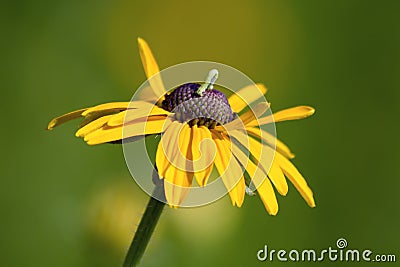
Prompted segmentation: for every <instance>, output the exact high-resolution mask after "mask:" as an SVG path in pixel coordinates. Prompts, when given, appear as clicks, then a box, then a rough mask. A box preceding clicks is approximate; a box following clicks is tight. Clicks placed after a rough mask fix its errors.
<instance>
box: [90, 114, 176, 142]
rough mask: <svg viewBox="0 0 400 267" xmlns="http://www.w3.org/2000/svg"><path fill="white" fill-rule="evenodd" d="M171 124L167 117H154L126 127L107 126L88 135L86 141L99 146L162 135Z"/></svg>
mask: <svg viewBox="0 0 400 267" xmlns="http://www.w3.org/2000/svg"><path fill="white" fill-rule="evenodd" d="M170 122H171V120H170V119H169V118H168V117H166V116H152V117H149V118H148V119H147V120H140V121H137V122H135V123H132V124H129V125H124V126H117V127H110V126H107V125H105V126H103V127H102V128H100V129H98V130H96V131H94V132H91V133H89V134H88V135H86V136H85V139H84V140H85V141H86V142H87V144H88V145H98V144H102V143H107V142H112V141H117V140H121V139H122V138H129V137H134V136H142V135H146V134H156V133H161V132H163V131H164V130H165V128H166V127H167V126H168V124H169V123H170Z"/></svg>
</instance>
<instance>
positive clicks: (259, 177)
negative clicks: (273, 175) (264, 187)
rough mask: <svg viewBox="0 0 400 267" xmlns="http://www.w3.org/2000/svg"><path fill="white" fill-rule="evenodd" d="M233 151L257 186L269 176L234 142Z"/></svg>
mask: <svg viewBox="0 0 400 267" xmlns="http://www.w3.org/2000/svg"><path fill="white" fill-rule="evenodd" d="M232 153H233V155H235V157H236V158H237V160H238V161H239V162H240V164H241V165H242V166H243V167H244V168H245V169H246V171H247V173H248V174H249V176H250V178H251V181H252V184H253V185H254V186H255V187H256V188H257V187H258V186H260V184H261V183H262V182H263V181H264V179H266V178H267V174H266V173H265V172H264V170H263V169H262V168H258V167H257V166H256V164H254V163H253V162H252V161H251V160H250V159H249V157H248V155H246V154H245V153H244V152H243V151H242V150H241V149H240V148H239V147H238V146H237V145H236V144H234V143H232Z"/></svg>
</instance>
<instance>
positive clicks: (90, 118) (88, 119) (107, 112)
mask: <svg viewBox="0 0 400 267" xmlns="http://www.w3.org/2000/svg"><path fill="white" fill-rule="evenodd" d="M116 112H119V111H115V110H100V111H96V112H92V113H90V114H88V115H86V117H85V118H84V119H83V120H82V121H81V122H80V123H79V128H82V127H84V126H85V125H86V124H89V123H91V122H92V121H95V120H97V119H99V118H101V117H104V116H108V115H115V114H117V113H116Z"/></svg>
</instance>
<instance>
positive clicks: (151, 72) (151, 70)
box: [138, 38, 165, 99]
mask: <svg viewBox="0 0 400 267" xmlns="http://www.w3.org/2000/svg"><path fill="white" fill-rule="evenodd" d="M138 43H139V52H140V58H141V59H142V64H143V68H144V71H145V73H146V77H147V79H149V83H150V86H151V88H152V89H153V92H154V94H155V97H156V98H157V99H158V98H159V97H161V96H162V95H164V93H165V88H164V84H163V82H162V80H161V76H160V74H159V72H160V69H159V68H158V65H157V62H156V60H155V58H154V56H153V53H152V52H151V50H150V47H149V45H148V44H147V42H146V41H145V40H143V39H142V38H138Z"/></svg>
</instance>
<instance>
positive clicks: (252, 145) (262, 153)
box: [229, 130, 275, 173]
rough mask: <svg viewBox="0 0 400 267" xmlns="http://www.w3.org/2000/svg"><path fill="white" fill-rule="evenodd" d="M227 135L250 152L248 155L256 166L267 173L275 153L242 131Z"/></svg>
mask: <svg viewBox="0 0 400 267" xmlns="http://www.w3.org/2000/svg"><path fill="white" fill-rule="evenodd" d="M229 134H230V136H231V137H233V138H234V139H236V140H237V141H238V142H239V143H240V144H241V145H242V146H244V147H245V148H246V149H247V150H248V151H250V154H251V155H252V156H253V158H254V161H255V162H256V164H257V165H258V166H260V167H261V168H262V169H263V170H264V172H265V173H268V171H269V168H270V163H272V159H273V158H274V154H275V151H274V150H273V149H272V148H271V147H269V146H267V145H263V144H262V143H260V142H259V141H257V140H255V139H254V138H252V137H250V136H248V135H247V134H245V133H243V132H242V131H239V130H235V131H231V132H230V133H229Z"/></svg>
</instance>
